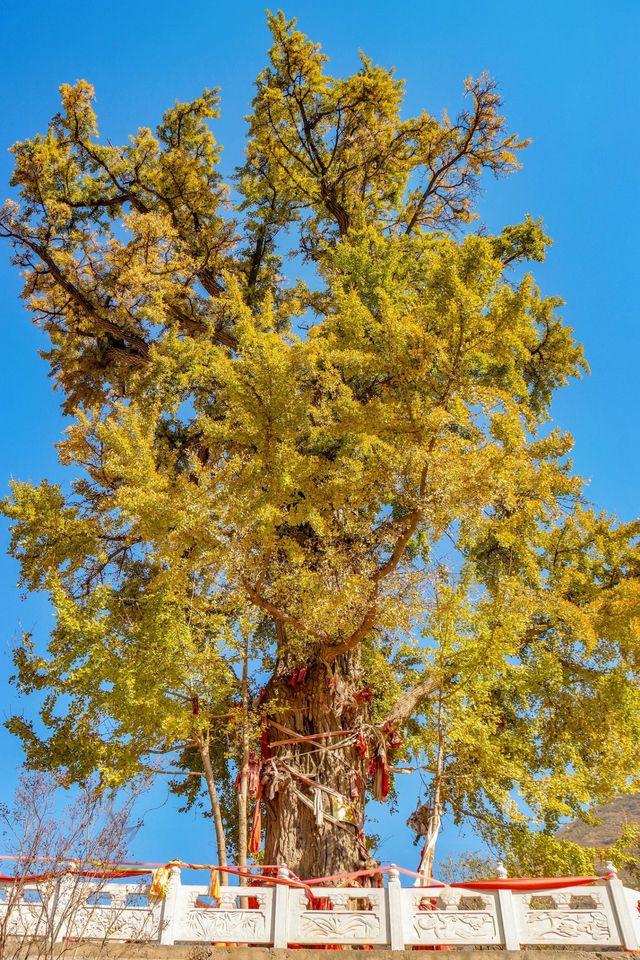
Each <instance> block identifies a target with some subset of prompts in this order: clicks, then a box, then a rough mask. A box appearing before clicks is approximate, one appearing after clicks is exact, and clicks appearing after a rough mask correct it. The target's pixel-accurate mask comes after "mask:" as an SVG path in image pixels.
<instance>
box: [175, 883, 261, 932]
mask: <svg viewBox="0 0 640 960" xmlns="http://www.w3.org/2000/svg"><path fill="white" fill-rule="evenodd" d="M207 893H208V889H207V888H206V887H182V889H181V891H180V895H181V896H180V901H179V904H178V917H177V922H176V926H175V931H174V936H175V940H176V941H177V942H180V941H182V942H187V943H189V942H191V943H193V942H196V943H197V942H202V941H204V942H209V943H211V942H213V943H216V942H218V943H270V942H271V928H272V910H273V889H272V888H269V887H259V888H253V889H251V890H250V891H248V890H247V891H244V890H240V889H239V888H238V887H222V889H221V891H220V899H219V901H218V904H217V906H208V905H207V904H206V901H205V900H203V898H204V897H206V896H207ZM244 897H251V898H252V900H256V901H257V903H258V907H257V909H245V906H246V903H245V902H244Z"/></svg>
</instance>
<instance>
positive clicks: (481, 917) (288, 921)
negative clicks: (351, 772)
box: [0, 866, 640, 950]
mask: <svg viewBox="0 0 640 960" xmlns="http://www.w3.org/2000/svg"><path fill="white" fill-rule="evenodd" d="M287 876H288V875H287V871H286V869H285V868H282V870H281V873H280V878H281V879H282V880H284V879H286V878H287ZM311 893H312V894H313V895H314V896H315V897H318V898H320V897H321V898H323V900H322V906H323V907H324V908H325V909H320V910H318V909H310V904H309V900H308V894H309V888H306V889H301V888H300V887H299V886H288V885H286V884H282V883H281V884H277V885H273V884H269V883H268V882H265V883H264V884H263V885H260V886H255V887H237V886H223V887H221V889H220V897H219V900H218V901H217V903H216V904H215V905H214V904H213V903H212V901H211V900H210V899H209V898H208V896H207V895H208V888H207V887H205V886H199V885H195V884H184V883H182V881H181V871H180V868H179V867H177V866H173V867H172V868H171V872H170V878H169V883H168V888H167V892H166V896H165V897H164V899H162V900H153V899H150V898H149V886H148V885H147V884H140V883H120V882H117V883H111V882H107V883H100V884H96V883H91V882H87V881H86V880H83V879H81V878H78V877H77V876H74V873H73V871H72V870H70V871H69V873H68V874H67V875H66V876H64V877H62V878H61V879H58V880H55V881H49V882H46V883H34V884H28V885H21V886H19V887H18V886H16V885H14V886H12V885H11V884H2V883H0V895H1V898H0V931H1V932H3V933H4V934H5V935H8V936H21V937H26V938H31V937H34V938H37V937H45V936H46V937H49V938H50V939H52V940H55V941H58V942H62V941H64V940H67V939H87V940H114V941H125V940H135V941H138V942H149V943H156V944H174V943H220V944H237V943H242V944H250V945H252V944H255V945H256V946H267V947H276V948H277V947H286V946H287V945H289V944H298V945H300V946H309V947H311V946H324V945H327V944H343V945H371V946H374V947H380V948H383V947H388V948H390V949H392V950H404V949H405V948H408V947H412V946H427V947H433V946H438V945H442V946H444V945H450V946H471V947H473V946H495V947H503V948H505V949H507V950H517V949H520V948H521V947H529V946H532V947H535V946H557V945H565V946H571V947H591V948H613V949H615V948H622V949H624V950H639V949H640V914H639V912H638V910H639V903H640V892H638V891H636V890H631V889H629V888H627V887H625V886H624V885H623V883H622V882H621V880H620V879H619V878H618V877H617V875H616V874H615V871H613V872H612V873H610V875H609V877H608V879H607V880H606V881H604V880H603V881H601V882H599V883H596V884H593V885H590V886H582V885H576V886H567V887H562V888H560V889H556V888H553V889H551V888H550V889H548V890H536V891H535V892H531V891H524V890H517V889H513V890H512V889H507V888H501V889H496V890H487V889H478V890H473V889H468V888H464V889H463V888H460V887H432V888H426V887H402V886H401V884H400V875H399V872H398V870H397V869H395V868H392V869H390V870H389V871H388V873H387V883H386V886H385V887H380V888H378V887H373V888H369V887H367V888H364V887H358V888H355V887H349V888H344V887H330V886H321V887H314V888H311ZM314 906H317V904H314Z"/></svg>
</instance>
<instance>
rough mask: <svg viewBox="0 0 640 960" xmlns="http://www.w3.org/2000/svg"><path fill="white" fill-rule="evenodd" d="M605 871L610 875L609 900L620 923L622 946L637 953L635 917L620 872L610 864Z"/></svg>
mask: <svg viewBox="0 0 640 960" xmlns="http://www.w3.org/2000/svg"><path fill="white" fill-rule="evenodd" d="M605 871H606V873H607V874H608V882H607V890H608V892H609V899H610V900H611V906H612V907H613V913H614V916H615V918H616V921H617V923H618V929H619V931H620V937H621V939H622V945H623V947H624V948H625V950H633V951H637V950H639V949H640V941H639V939H638V934H637V931H636V925H635V922H634V917H633V915H632V913H631V909H630V907H629V901H628V900H627V894H626V891H625V889H624V884H623V883H622V880H621V879H620V877H619V876H618V871H617V870H616V868H615V867H614V865H613V864H612V863H611V862H609V863H607V864H605Z"/></svg>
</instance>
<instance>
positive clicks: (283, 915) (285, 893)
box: [273, 867, 291, 950]
mask: <svg viewBox="0 0 640 960" xmlns="http://www.w3.org/2000/svg"><path fill="white" fill-rule="evenodd" d="M278 879H279V880H288V879H289V870H288V869H287V867H278ZM274 887H275V889H274V891H273V946H274V948H275V949H276V950H278V949H286V946H287V943H288V940H289V893H290V889H291V888H290V887H289V885H288V884H286V883H276V884H274Z"/></svg>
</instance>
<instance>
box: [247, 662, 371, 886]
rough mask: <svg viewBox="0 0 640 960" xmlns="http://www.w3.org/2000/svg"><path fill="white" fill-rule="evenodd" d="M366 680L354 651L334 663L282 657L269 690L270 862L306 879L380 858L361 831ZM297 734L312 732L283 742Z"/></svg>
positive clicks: (267, 853) (266, 701)
mask: <svg viewBox="0 0 640 960" xmlns="http://www.w3.org/2000/svg"><path fill="white" fill-rule="evenodd" d="M301 671H302V672H301ZM361 683H362V671H361V668H360V662H359V654H358V652H357V651H356V652H351V653H349V654H346V655H343V656H340V657H338V658H336V660H335V661H333V662H332V663H331V664H327V663H326V662H320V663H314V664H312V665H310V666H303V667H302V668H300V667H298V668H295V669H294V668H291V667H289V666H285V665H282V664H281V665H280V666H279V668H278V669H277V670H276V673H275V675H274V677H273V678H272V679H271V681H270V682H269V684H268V685H267V688H266V690H265V696H264V699H263V703H264V704H265V708H266V723H267V730H268V739H269V752H270V754H271V757H270V759H269V758H268V757H267V758H266V759H265V763H264V766H263V776H262V781H263V790H264V793H263V801H264V810H265V827H266V836H265V853H264V856H265V862H266V863H268V864H284V865H286V866H287V867H289V869H290V870H293V871H294V873H296V874H297V875H298V876H299V877H301V878H303V879H311V878H313V877H320V876H329V875H332V874H335V873H343V872H351V871H355V870H362V869H367V868H370V867H372V866H375V865H376V862H375V861H374V860H373V859H372V858H371V856H370V855H369V853H368V851H367V849H366V844H365V836H364V806H365V786H366V778H367V767H368V763H369V760H368V757H367V756H363V752H364V751H363V748H362V743H363V739H362V737H364V738H365V739H366V730H365V726H364V725H366V724H368V723H369V722H370V718H369V705H368V702H367V692H366V691H362V690H360V689H359V688H360V685H361ZM356 695H357V696H356ZM274 722H275V723H276V724H279V725H280V727H284V728H286V729H285V730H284V731H283V730H281V729H278V728H277V727H276V726H274V725H273V724H274ZM369 729H370V728H369ZM359 730H360V732H361V735H362V737H361V739H360V743H358V737H357V732H358V731H359ZM319 734H333V735H332V736H327V737H321V736H318V735H319ZM336 734H337V735H336ZM296 736H298V737H307V738H312V739H308V740H305V741H297V742H293V743H291V742H290V743H283V744H279V741H282V740H295V737H296Z"/></svg>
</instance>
